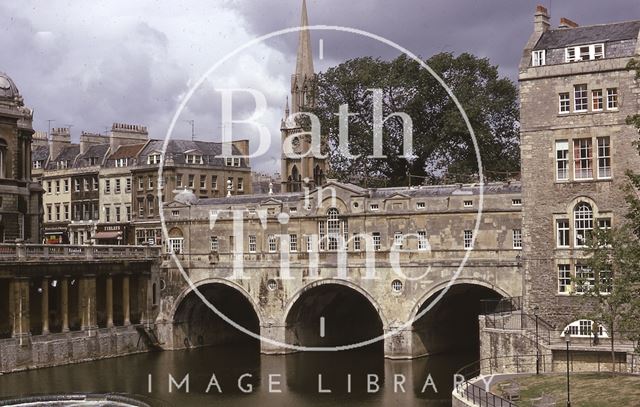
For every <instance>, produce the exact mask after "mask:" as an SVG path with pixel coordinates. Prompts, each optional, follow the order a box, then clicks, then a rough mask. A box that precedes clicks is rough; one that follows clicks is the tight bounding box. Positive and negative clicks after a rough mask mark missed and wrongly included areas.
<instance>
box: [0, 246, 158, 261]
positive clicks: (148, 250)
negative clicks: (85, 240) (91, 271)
mask: <svg viewBox="0 0 640 407" xmlns="http://www.w3.org/2000/svg"><path fill="white" fill-rule="evenodd" d="M160 253H161V248H160V247H159V246H102V245H85V246H73V245H42V244H22V243H16V244H13V243H9V244H8V243H3V244H0V263H2V262H14V261H20V262H22V261H42V260H48V259H55V260H74V261H77V260H102V259H124V260H153V259H157V258H158V257H159V256H160Z"/></svg>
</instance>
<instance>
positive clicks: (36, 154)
mask: <svg viewBox="0 0 640 407" xmlns="http://www.w3.org/2000/svg"><path fill="white" fill-rule="evenodd" d="M47 158H49V146H31V160H32V161H47Z"/></svg>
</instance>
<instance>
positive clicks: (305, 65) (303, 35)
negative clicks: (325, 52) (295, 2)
mask: <svg viewBox="0 0 640 407" xmlns="http://www.w3.org/2000/svg"><path fill="white" fill-rule="evenodd" d="M300 26H301V27H308V26H309V16H308V15H307V0H302V18H301V22H300ZM296 75H297V76H298V77H299V78H300V79H301V80H303V81H304V79H305V78H311V77H313V75H314V71H313V53H312V52H311V34H310V32H309V30H301V31H300V36H299V39H298V59H297V61H296Z"/></svg>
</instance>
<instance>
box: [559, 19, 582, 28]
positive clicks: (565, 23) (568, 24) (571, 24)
mask: <svg viewBox="0 0 640 407" xmlns="http://www.w3.org/2000/svg"><path fill="white" fill-rule="evenodd" d="M577 27H579V26H578V23H576V22H575V21H572V20H569V19H568V18H566V17H562V18H561V19H560V26H559V28H577Z"/></svg>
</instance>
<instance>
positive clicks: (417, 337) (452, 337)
mask: <svg viewBox="0 0 640 407" xmlns="http://www.w3.org/2000/svg"><path fill="white" fill-rule="evenodd" d="M447 287H448V288H447ZM443 290H447V291H446V293H444V294H443V295H442V298H440V299H439V300H438V301H437V302H435V303H434V301H435V300H436V299H437V298H438V297H439V295H440V294H442V292H443ZM508 296H509V294H508V293H507V292H506V291H505V290H503V289H501V288H500V287H497V286H495V285H494V284H492V283H490V282H488V281H485V280H481V279H474V278H462V279H458V280H456V281H455V282H454V283H452V284H449V282H444V283H442V284H438V285H436V286H434V287H431V288H430V289H429V290H428V291H427V292H425V293H424V294H423V295H422V296H421V297H420V299H419V300H418V301H417V302H416V304H415V306H414V307H413V309H412V311H411V320H412V321H413V323H412V326H411V328H412V348H413V352H414V354H416V355H424V354H430V355H433V354H439V353H449V352H452V351H455V352H459V353H465V352H466V353H469V354H473V355H474V356H473V357H474V358H475V359H478V358H479V344H480V343H479V341H480V337H479V325H478V316H479V315H480V314H481V302H482V301H483V300H498V299H500V298H505V297H508ZM431 304H432V308H430V309H429V311H428V312H426V313H424V315H420V314H421V313H422V312H423V311H424V310H425V309H426V308H427V307H428V306H430V305H431ZM475 359H474V360H475Z"/></svg>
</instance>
